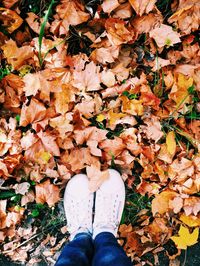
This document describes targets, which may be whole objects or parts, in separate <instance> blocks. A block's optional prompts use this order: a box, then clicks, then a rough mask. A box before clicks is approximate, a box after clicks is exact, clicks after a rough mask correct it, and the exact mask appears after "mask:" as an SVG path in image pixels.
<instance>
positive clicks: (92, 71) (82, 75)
mask: <svg viewBox="0 0 200 266" xmlns="http://www.w3.org/2000/svg"><path fill="white" fill-rule="evenodd" d="M100 82H101V81H100V74H99V67H98V66H96V65H95V64H94V62H90V63H89V64H87V65H86V67H85V69H84V70H83V71H74V72H73V86H74V87H76V88H78V89H79V90H80V91H81V92H85V91H98V90H100V88H101V86H100Z"/></svg>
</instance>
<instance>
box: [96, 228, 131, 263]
mask: <svg viewBox="0 0 200 266" xmlns="http://www.w3.org/2000/svg"><path fill="white" fill-rule="evenodd" d="M94 249H95V255H94V258H93V261H92V266H132V263H131V261H130V259H129V258H128V257H127V255H126V253H125V251H124V250H123V248H122V247H121V246H120V245H119V244H118V242H117V239H116V238H115V236H114V235H113V234H111V233H109V232H103V233H100V234H98V235H97V236H96V238H95V240H94Z"/></svg>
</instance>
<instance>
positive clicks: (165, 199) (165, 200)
mask: <svg viewBox="0 0 200 266" xmlns="http://www.w3.org/2000/svg"><path fill="white" fill-rule="evenodd" d="M177 195H178V193H176V192H175V191H172V190H166V191H163V192H161V193H160V194H158V195H157V196H156V197H155V198H154V199H153V200H152V213H153V216H155V215H156V213H160V214H164V213H166V212H168V211H169V208H170V206H169V202H170V201H171V200H173V199H174V198H175V197H176V196H177Z"/></svg>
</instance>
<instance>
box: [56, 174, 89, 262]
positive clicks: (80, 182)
mask: <svg viewBox="0 0 200 266" xmlns="http://www.w3.org/2000/svg"><path fill="white" fill-rule="evenodd" d="M93 201H94V194H93V193H91V192H90V191H89V188H88V178H87V176H86V175H83V174H79V175H75V176H74V177H73V178H72V179H71V180H70V181H69V182H68V184H67V186H66V189H65V194H64V209H65V215H66V218H67V229H68V231H69V233H70V240H71V241H70V242H69V243H68V244H67V245H66V246H65V247H64V249H63V250H62V252H61V255H60V256H59V258H58V260H57V262H56V264H55V265H56V266H89V265H91V260H92V256H93V251H94V250H93V249H94V245H93V239H92V236H91V235H92V210H93Z"/></svg>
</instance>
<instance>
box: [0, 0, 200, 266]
mask: <svg viewBox="0 0 200 266" xmlns="http://www.w3.org/2000/svg"><path fill="white" fill-rule="evenodd" d="M24 2H25V1H18V0H3V1H2V4H1V6H0V21H1V26H0V30H1V32H0V49H1V54H0V59H1V69H0V104H1V115H0V189H1V191H2V192H1V200H0V230H1V231H0V241H1V243H2V245H1V247H2V250H3V253H4V254H6V255H9V256H10V258H11V259H12V260H17V261H22V262H25V261H29V263H30V265H31V263H32V264H33V263H35V262H37V259H36V257H37V255H38V254H39V250H38V249H37V248H35V246H34V244H33V243H32V242H31V241H26V240H28V239H29V238H30V237H31V236H32V237H34V236H35V234H36V232H37V230H38V228H37V223H36V221H37V219H36V217H37V216H38V213H39V212H42V211H44V209H43V210H42V208H46V207H45V206H47V205H48V206H49V207H50V208H51V209H52V210H53V209H54V205H55V204H56V203H57V202H59V200H60V198H61V193H60V191H61V190H62V189H63V188H64V187H65V185H66V183H67V181H68V180H69V179H70V178H71V177H72V176H73V175H74V174H76V173H80V172H86V173H87V174H88V178H89V180H90V189H91V191H96V190H97V189H98V187H99V186H100V185H101V184H102V182H103V181H104V180H105V179H106V178H107V177H108V172H107V169H108V168H110V167H114V168H116V169H118V170H119V171H120V172H121V174H122V176H123V179H124V180H126V182H127V186H128V189H129V190H134V191H135V192H136V193H137V194H139V195H141V196H145V197H148V198H149V201H151V200H152V204H151V208H150V209H149V208H144V209H143V210H141V211H140V212H139V213H138V214H137V216H136V219H135V220H134V227H132V225H131V224H129V225H125V224H123V225H122V226H121V227H120V231H119V236H120V238H121V241H122V244H123V245H124V248H125V250H126V252H127V254H128V255H130V256H131V257H132V259H133V261H135V262H137V263H138V265H142V264H140V263H142V256H143V255H144V254H146V253H147V252H149V251H151V252H152V251H153V254H154V255H155V259H156V254H157V252H159V251H161V250H162V249H163V246H164V245H165V244H166V243H168V241H171V240H173V241H174V242H175V244H176V245H177V248H178V249H186V248H187V246H190V245H193V244H195V243H196V242H197V241H198V240H197V239H198V227H199V226H200V198H199V195H200V120H199V118H200V103H199V94H200V49H199V45H200V40H199V32H198V29H199V24H200V4H199V1H198V0H192V1H191V0H184V1H183V0H174V1H160V0H158V1H156V0H152V1H147V0H129V1H126V0H104V1H79V0H75V1H72V0H61V1H59V2H58V1H53V0H52V1H51V2H50V1H46V2H45V1H44V2H45V4H44V3H43V5H44V6H43V7H41V9H38V6H37V5H36V4H34V3H32V2H31V1H30V2H31V4H29V5H28V4H25V3H24ZM27 2H28V1H27ZM37 2H39V1H37ZM41 3H42V1H41ZM31 7H32V8H33V9H32V10H31ZM113 185H114V184H113ZM45 204H47V205H45ZM127 204H129V205H130V204H132V203H131V202H130V201H129V199H127ZM33 206H36V207H34V210H33V209H32V208H33ZM41 206H43V207H41ZM30 217H32V218H31V219H32V220H31V222H30V221H29V220H30ZM34 219H36V220H34ZM129 222H130V223H133V221H132V220H130V221H129ZM20 223H21V226H20ZM27 224H28V226H27ZM25 225H26V227H25ZM194 227H195V228H194ZM179 228H180V229H179ZM63 230H64V229H63ZM178 230H179V231H178ZM193 230H194V231H193ZM62 232H63V234H64V233H65V230H64V231H62ZM178 234H179V236H177V235H178ZM186 235H187V236H188V237H187V238H186ZM193 236H194V237H193ZM170 239H171V240H170ZM190 239H191V241H190ZM24 241H25V243H24ZM64 241H65V239H64V240H62V241H61V242H58V241H57V240H56V238H53V237H50V235H48V236H47V238H46V239H45V240H44V241H43V242H42V245H43V246H44V245H47V243H48V245H49V246H50V248H49V249H48V250H44V252H43V255H44V256H45V257H47V258H48V263H50V262H51V263H52V261H55V256H56V255H55V256H54V254H55V253H56V251H57V250H59V249H60V248H61V246H62V244H63V243H64ZM20 243H23V245H20ZM24 244H26V245H24ZM40 248H41V247H40ZM52 256H54V257H53V258H54V259H52Z"/></svg>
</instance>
